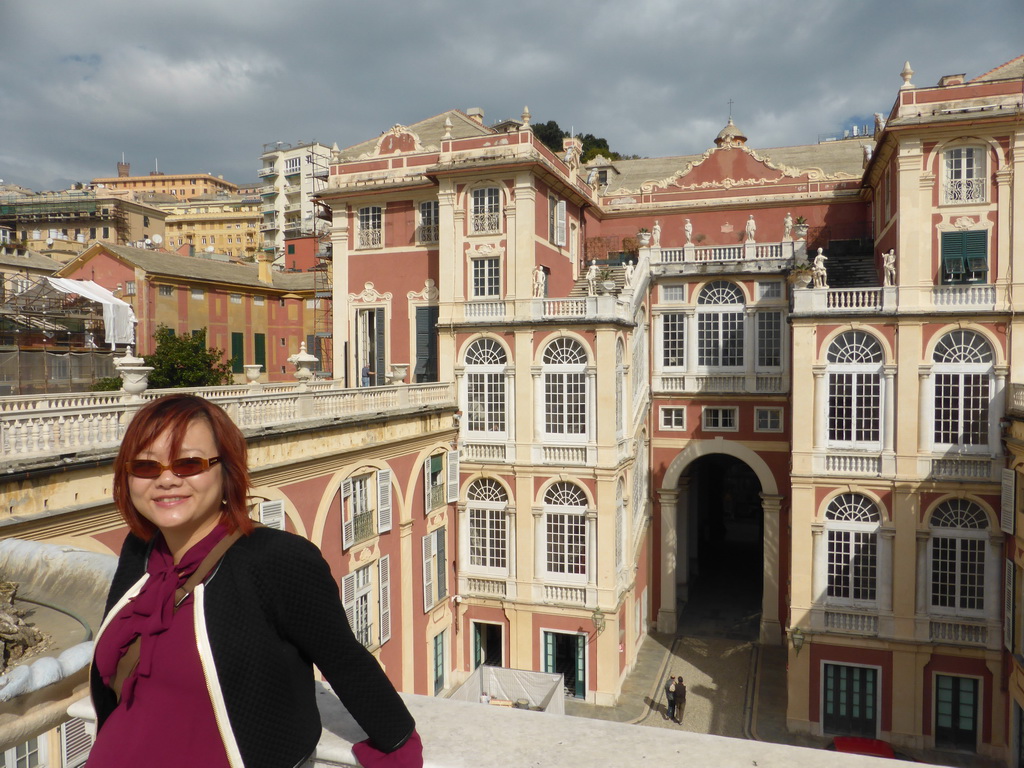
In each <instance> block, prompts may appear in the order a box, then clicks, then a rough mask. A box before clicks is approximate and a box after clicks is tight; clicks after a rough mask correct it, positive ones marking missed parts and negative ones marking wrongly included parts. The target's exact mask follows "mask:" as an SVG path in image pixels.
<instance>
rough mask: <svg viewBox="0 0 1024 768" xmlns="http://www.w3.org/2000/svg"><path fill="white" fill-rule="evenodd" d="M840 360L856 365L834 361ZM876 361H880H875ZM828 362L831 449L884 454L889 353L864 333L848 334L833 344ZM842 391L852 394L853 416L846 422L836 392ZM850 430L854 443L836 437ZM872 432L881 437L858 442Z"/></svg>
mask: <svg viewBox="0 0 1024 768" xmlns="http://www.w3.org/2000/svg"><path fill="white" fill-rule="evenodd" d="M836 357H839V358H848V359H850V360H852V362H847V361H846V360H845V359H840V360H836V359H833V358H836ZM872 357H875V358H877V359H871V358H872ZM826 360H827V362H826V365H827V370H828V373H827V376H826V382H827V383H826V386H827V387H828V395H827V396H828V412H827V414H826V419H827V420H828V422H827V425H826V435H827V440H828V445H829V446H830V447H835V448H843V449H852V450H867V451H880V450H882V443H883V440H884V433H883V430H884V428H885V425H884V420H883V415H884V413H883V412H884V409H885V398H886V392H885V380H884V377H883V376H882V369H883V366H884V364H885V351H884V349H883V347H882V345H881V343H880V342H879V341H878V339H876V338H875V337H874V336H873V335H871V334H869V333H865V332H864V331H859V330H854V331H845V332H843V333H841V334H840V335H838V336H836V338H835V339H833V340H832V342H831V343H830V344H829V347H828V350H827V351H826ZM839 387H843V388H844V391H846V390H848V394H847V395H844V401H845V402H844V405H845V407H846V408H848V409H849V414H848V415H844V416H843V418H842V420H840V419H839V418H838V415H837V414H838V406H839V401H838V400H836V397H837V395H836V392H837V391H839ZM872 401H873V402H872ZM834 416H836V418H834ZM846 430H848V431H849V433H850V435H851V439H849V440H846V439H843V438H842V437H835V436H834V435H835V434H838V433H839V432H842V431H846ZM870 430H873V431H874V432H875V433H876V434H877V437H876V438H875V439H874V440H864V439H858V435H862V434H863V433H864V432H865V431H870Z"/></svg>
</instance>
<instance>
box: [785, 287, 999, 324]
mask: <svg viewBox="0 0 1024 768" xmlns="http://www.w3.org/2000/svg"><path fill="white" fill-rule="evenodd" d="M1000 308H1001V307H1000V305H999V302H998V301H997V290H996V286H995V285H987V284H986V285H979V284H970V285H935V286H888V287H880V286H874V287H867V288H796V289H795V290H794V291H793V311H792V315H793V316H794V317H799V316H801V315H805V316H821V315H895V314H897V313H900V314H912V313H924V312H943V313H948V312H984V311H988V312H992V311H996V310H998V309H1000Z"/></svg>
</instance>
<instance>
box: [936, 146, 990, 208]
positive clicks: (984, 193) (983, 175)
mask: <svg viewBox="0 0 1024 768" xmlns="http://www.w3.org/2000/svg"><path fill="white" fill-rule="evenodd" d="M987 154H988V152H987V149H986V148H985V147H983V146H958V147H947V148H946V149H944V150H943V152H942V202H943V204H945V205H977V204H980V203H984V202H985V201H986V198H987V197H988V174H987V172H986V171H987V162H986V157H987Z"/></svg>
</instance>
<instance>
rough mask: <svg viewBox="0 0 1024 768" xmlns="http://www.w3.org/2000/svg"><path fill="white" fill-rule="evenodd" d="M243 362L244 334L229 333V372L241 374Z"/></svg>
mask: <svg viewBox="0 0 1024 768" xmlns="http://www.w3.org/2000/svg"><path fill="white" fill-rule="evenodd" d="M244 362H245V334H243V333H235V332H232V333H231V372H232V373H242V372H243V371H244V370H245V369H244V368H242V365H243V363H244Z"/></svg>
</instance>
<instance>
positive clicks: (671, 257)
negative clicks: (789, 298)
mask: <svg viewBox="0 0 1024 768" xmlns="http://www.w3.org/2000/svg"><path fill="white" fill-rule="evenodd" d="M806 253H807V243H806V242H805V241H803V240H784V241H782V242H775V243H739V244H737V245H694V244H693V243H690V244H688V245H685V246H683V247H682V248H652V249H651V261H652V262H653V263H655V264H706V263H709V262H726V261H756V260H759V259H792V258H794V257H795V256H797V255H799V256H801V257H804V255H805V254H806Z"/></svg>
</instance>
